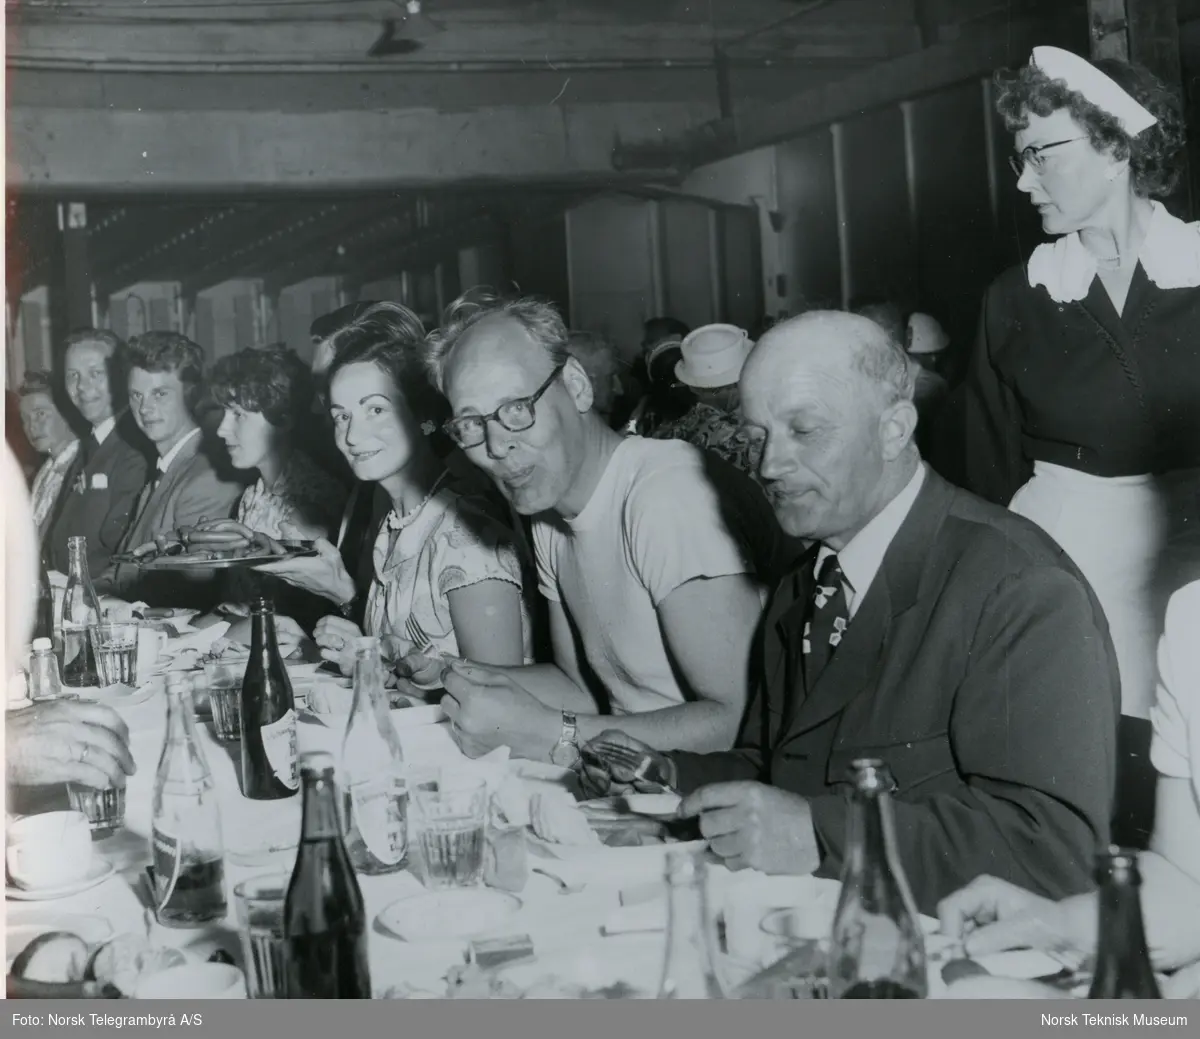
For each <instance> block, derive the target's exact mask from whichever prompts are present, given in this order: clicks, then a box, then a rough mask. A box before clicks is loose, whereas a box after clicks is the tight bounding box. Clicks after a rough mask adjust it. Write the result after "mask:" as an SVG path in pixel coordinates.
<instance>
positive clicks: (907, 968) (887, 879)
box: [829, 758, 929, 999]
mask: <svg viewBox="0 0 1200 1039" xmlns="http://www.w3.org/2000/svg"><path fill="white" fill-rule="evenodd" d="M850 767H851V771H852V774H853V777H854V780H853V782H854V786H853V793H852V797H851V801H850V812H849V820H848V824H847V840H846V859H845V865H844V867H843V869H842V893H841V896H840V898H839V900H838V907H837V912H836V914H835V915H834V920H833V937H832V940H831V943H830V950H829V994H830V996H831V997H832V998H834V999H924V998H925V996H926V995H927V992H928V984H929V983H928V979H927V977H926V973H925V939H924V934H923V932H922V930H921V918H920V915H919V914H918V913H917V907H916V903H915V902H914V901H913V897H912V892H911V890H910V889H909V886H908V880H907V878H906V877H905V875H904V869H903V867H902V866H901V864H900V856H899V854H898V853H897V851H896V832H895V822H894V820H893V817H892V798H891V792H892V790H893V788H894V786H895V784H894V783H893V781H892V776H891V773H890V772H889V771H888V768H887V766H886V765H885V764H884V763H883V762H882V761H880V760H878V759H875V758H863V759H859V760H857V761H854V762H852V763H851V766H850Z"/></svg>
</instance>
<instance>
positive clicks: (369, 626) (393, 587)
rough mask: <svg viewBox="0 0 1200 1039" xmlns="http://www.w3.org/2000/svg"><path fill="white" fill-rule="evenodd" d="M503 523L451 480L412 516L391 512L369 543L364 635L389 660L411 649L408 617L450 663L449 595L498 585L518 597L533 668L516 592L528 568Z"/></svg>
mask: <svg viewBox="0 0 1200 1039" xmlns="http://www.w3.org/2000/svg"><path fill="white" fill-rule="evenodd" d="M507 519H508V518H507V517H504V516H502V514H501V513H500V512H499V511H498V510H497V508H496V507H495V505H494V504H493V503H491V502H490V501H488V500H487V499H486V498H483V497H481V496H479V495H478V494H473V493H471V491H470V487H469V485H467V484H465V483H464V482H462V481H461V480H459V479H457V478H455V477H454V476H449V477H448V478H446V479H445V480H444V482H443V483H442V485H441V487H440V488H439V490H438V491H437V493H435V494H434V496H433V497H432V498H431V499H430V500H429V501H428V502H426V503H425V505H424V506H423V507H422V508H421V509H420V510H419V511H418V512H416V513H415V514H410V517H406V518H405V520H407V522H406V521H405V520H401V519H400V518H399V517H398V516H397V514H396V513H395V512H392V513H391V514H390V515H389V516H388V519H387V521H386V522H385V523H384V524H383V526H382V527H381V528H380V531H379V536H378V537H377V538H376V541H375V549H374V567H375V579H374V580H373V581H372V582H371V590H370V592H369V593H368V596H367V608H366V613H365V624H364V627H365V629H366V632H367V634H369V635H376V636H378V637H379V638H380V640H381V642H382V643H383V645H384V647H385V656H386V657H387V658H388V659H391V660H396V659H399V658H400V657H401V656H403V655H404V654H405V653H408V652H410V651H411V650H412V649H413V648H414V647H413V644H412V642H411V641H410V640H409V639H408V638H407V636H406V635H405V622H406V621H407V620H408V617H409V615H410V614H412V616H413V618H414V620H415V621H416V622H417V624H419V625H420V628H421V630H422V631H423V632H424V633H425V634H426V635H427V636H428V637H429V639H430V640H431V641H432V643H433V645H434V648H435V649H436V650H437V652H439V653H444V654H447V655H449V656H458V655H459V648H458V640H457V638H456V637H455V633H454V624H453V621H452V619H451V616H450V599H449V594H450V593H451V592H453V591H456V590H457V589H459V588H467V587H469V586H470V585H473V584H478V583H479V582H480V581H505V582H507V583H509V584H512V585H514V586H515V587H516V588H517V589H518V590H521V591H522V595H521V618H522V638H523V640H524V655H525V661H526V663H532V662H533V652H532V626H531V624H530V614H529V608H528V604H527V601H526V596H525V594H524V591H523V590H524V589H525V588H527V587H529V586H530V585H531V582H527V581H526V574H527V567H528V562H527V561H526V560H523V558H522V555H521V552H520V550H519V549H518V547H517V546H518V544H519V542H518V538H517V535H516V534H514V533H513V530H512V528H511V526H509V524H508V522H507Z"/></svg>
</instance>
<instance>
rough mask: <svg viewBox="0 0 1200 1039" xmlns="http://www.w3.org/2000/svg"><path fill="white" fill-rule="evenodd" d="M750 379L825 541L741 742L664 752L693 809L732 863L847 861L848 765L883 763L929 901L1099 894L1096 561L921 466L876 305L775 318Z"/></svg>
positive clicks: (773, 489) (1109, 763)
mask: <svg viewBox="0 0 1200 1039" xmlns="http://www.w3.org/2000/svg"><path fill="white" fill-rule="evenodd" d="M741 387H742V396H743V401H744V406H745V414H746V421H747V424H748V426H749V428H750V431H751V433H752V434H755V435H757V436H759V437H761V438H762V442H763V455H762V462H761V465H760V470H759V472H760V476H761V479H762V481H763V483H764V485H765V487H766V490H767V493H768V496H769V497H770V499H771V501H772V503H773V505H774V509H775V513H776V515H777V516H778V518H779V521H780V523H781V525H782V526H783V528H784V530H785V531H786V532H787V533H788V534H790V535H792V536H794V537H800V538H805V539H809V540H811V541H812V542H813V544H812V546H811V548H810V549H809V551H808V552H807V553H805V554H804V556H803V557H802V558H801V560H800V561H799V563H798V564H797V565H796V566H795V568H794V569H792V571H791V572H790V573H789V574H787V575H786V576H785V577H784V579H783V580H782V582H781V583H780V584H779V585H778V586H777V587H776V591H775V594H774V596H773V598H772V601H771V603H770V605H769V607H768V610H767V613H766V615H765V617H764V620H763V625H762V628H761V630H760V638H761V640H762V641H761V644H760V649H759V652H758V654H757V660H758V662H759V664H760V665H761V673H760V674H759V676H758V679H759V680H758V683H757V691H756V694H755V697H754V699H753V700H752V702H751V705H750V708H749V711H748V713H747V716H746V721H745V723H744V726H743V729H742V732H741V734H740V736H739V739H738V743H737V745H736V747H735V749H734V750H732V751H728V752H724V753H718V754H705V755H699V754H685V753H680V752H676V753H672V754H671V755H669V756H667V755H658V756H659V758H660V764H662V765H663V766H664V768H665V770H666V773H667V775H668V777H669V778H672V779H673V780H674V781H675V783H676V785H677V787H678V789H679V790H680V791H682V792H683V793H685V794H687V795H688V796H686V797H685V799H684V803H683V805H682V806H681V814H683V815H688V816H694V817H698V818H699V824H700V829H701V832H702V833H703V834H704V836H705V837H706V838H708V839H709V841H710V842H711V847H712V849H713V851H714V852H715V853H716V854H718V855H719V856H721V858H722V859H724V860H725V862H726V864H727V865H728V866H730V867H731V868H734V869H739V868H746V867H750V868H755V869H759V870H762V871H764V872H767V873H791V874H800V873H807V872H810V871H812V870H814V869H817V868H819V872H820V874H821V875H825V876H829V875H833V876H836V875H837V873H838V871H839V870H840V868H841V865H842V860H843V854H844V850H845V840H846V806H845V801H844V798H843V794H844V792H845V788H846V781H847V779H848V766H849V765H850V763H851V761H853V760H854V759H855V758H864V757H871V758H882V759H883V760H884V761H885V762H886V763H887V764H888V765H889V766H890V768H891V771H892V774H893V776H894V778H895V780H896V783H897V789H896V791H895V795H894V809H895V822H896V839H897V845H898V850H899V855H900V860H901V862H902V863H903V865H904V868H905V870H906V872H907V875H908V878H909V881H910V884H911V886H912V889H913V894H914V896H915V897H916V900H917V903H918V905H919V907H920V909H921V910H922V911H923V912H925V913H931V914H932V913H935V912H936V906H937V903H938V901H939V899H941V898H944V897H945V896H946V895H948V894H950V893H951V892H952V891H954V890H956V889H957V888H959V887H961V886H963V885H964V884H965V883H967V882H968V881H970V880H972V879H974V878H975V877H976V876H978V875H979V874H980V873H990V874H992V875H994V876H1001V877H1002V878H1003V879H1006V880H1009V881H1012V882H1013V883H1017V884H1020V885H1021V886H1023V887H1026V888H1029V889H1032V890H1035V891H1037V892H1039V893H1040V894H1042V895H1045V896H1048V897H1051V898H1061V897H1063V896H1065V895H1070V894H1075V893H1077V892H1080V891H1083V890H1086V889H1087V888H1089V887H1090V886H1091V879H1090V876H1089V873H1090V869H1091V862H1092V856H1093V854H1094V852H1095V851H1096V849H1097V848H1098V847H1099V846H1101V845H1103V844H1104V843H1106V841H1107V839H1108V832H1109V821H1110V813H1111V811H1112V807H1113V786H1114V775H1115V768H1116V763H1115V753H1116V751H1115V745H1116V727H1117V717H1118V713H1119V711H1120V691H1119V680H1118V673H1117V667H1116V658H1115V655H1114V653H1113V648H1112V642H1111V639H1110V638H1109V634H1108V628H1107V624H1106V622H1105V620H1104V614H1103V611H1102V609H1101V607H1100V605H1099V602H1098V601H1097V599H1096V597H1095V595H1094V594H1093V592H1092V590H1091V588H1090V586H1089V585H1088V583H1087V581H1086V580H1085V578H1084V577H1083V575H1082V574H1081V573H1080V572H1079V570H1078V569H1077V568H1076V567H1075V566H1074V564H1073V563H1072V562H1071V561H1070V559H1069V558H1068V557H1067V556H1066V554H1065V553H1063V552H1062V550H1061V549H1060V548H1059V547H1058V546H1057V545H1056V544H1055V543H1054V542H1053V541H1052V540H1051V539H1050V538H1049V537H1048V536H1047V535H1046V534H1044V533H1043V532H1042V531H1041V530H1040V529H1039V528H1038V527H1036V526H1035V525H1034V524H1032V523H1028V522H1026V521H1025V520H1024V519H1022V518H1020V517H1018V516H1015V515H1013V514H1012V513H1010V512H1008V511H1007V510H1005V509H1002V508H998V507H996V506H993V505H991V504H988V503H986V502H984V501H982V500H980V499H979V498H976V497H974V496H973V495H971V494H968V493H966V492H965V491H962V490H959V489H958V488H955V487H952V486H951V485H950V484H948V483H946V482H945V481H943V480H942V479H941V478H940V477H938V476H937V475H936V474H935V473H934V472H933V471H932V470H930V469H929V468H928V467H927V466H926V465H925V464H924V462H923V461H922V460H921V457H920V454H919V452H918V450H917V448H916V445H915V443H914V441H913V434H914V432H915V429H916V421H917V418H916V409H915V408H914V406H913V403H912V398H913V382H912V375H911V370H910V368H909V367H908V364H907V362H906V358H905V356H904V354H903V352H902V350H901V348H900V346H899V344H896V343H894V342H891V341H889V338H888V336H887V333H886V332H884V331H883V330H882V329H880V328H879V327H877V326H876V325H875V324H874V323H873V322H871V321H869V320H868V319H866V318H862V317H857V316H854V315H850V314H843V313H830V312H811V313H808V314H804V315H802V316H800V317H797V318H793V319H791V320H789V321H786V322H783V323H782V324H780V325H777V326H776V327H775V328H773V329H772V330H771V331H770V332H768V333H767V334H766V335H765V336H764V337H763V338H762V340H761V341H760V342H759V344H758V345H757V346H756V347H755V349H754V351H753V352H752V354H751V356H750V358H749V360H748V361H747V363H746V366H745V369H744V372H743V374H742V380H741ZM610 738H620V737H618V736H616V734H610ZM627 742H628V741H627ZM656 753H657V752H656ZM632 778H633V777H631V776H629V775H621V774H619V773H618V774H614V775H608V776H606V775H605V774H603V773H600V774H597V773H594V772H589V784H590V785H593V786H595V785H601V786H609V784H608V783H607V782H606V780H612V779H616V780H625V781H628V780H631V779H632ZM610 788H611V787H610Z"/></svg>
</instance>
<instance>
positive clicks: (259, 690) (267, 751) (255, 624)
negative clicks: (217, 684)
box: [242, 599, 300, 801]
mask: <svg viewBox="0 0 1200 1039" xmlns="http://www.w3.org/2000/svg"><path fill="white" fill-rule="evenodd" d="M299 789H300V779H299V776H298V775H297V771H296V707H295V701H294V699H293V696H292V682H291V679H290V678H288V673H287V668H286V667H284V665H283V657H282V656H281V655H280V653H279V643H278V642H277V641H276V637H275V607H274V605H273V604H272V603H271V601H270V600H269V599H258V600H256V601H255V602H254V604H253V605H252V606H251V608H250V660H249V662H248V663H247V664H246V676H245V678H243V679H242V793H243V794H244V795H245V796H246V797H248V798H250V799H251V800H254V801H274V800H278V799H279V798H282V797H291V796H292V795H293V794H295V793H296V791H297V790H299Z"/></svg>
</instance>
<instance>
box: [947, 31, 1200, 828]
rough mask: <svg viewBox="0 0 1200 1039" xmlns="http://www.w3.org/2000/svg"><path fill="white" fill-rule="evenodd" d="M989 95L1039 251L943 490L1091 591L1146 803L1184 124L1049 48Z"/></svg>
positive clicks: (985, 330)
mask: <svg viewBox="0 0 1200 1039" xmlns="http://www.w3.org/2000/svg"><path fill="white" fill-rule="evenodd" d="M997 83H998V86H999V96H998V98H997V105H996V107H997V109H998V111H999V112H1000V114H1001V116H1002V117H1003V118H1004V121H1005V124H1006V126H1007V128H1008V129H1009V130H1010V131H1011V132H1012V134H1013V136H1014V140H1015V152H1016V154H1015V155H1014V156H1013V158H1012V159H1010V163H1011V165H1012V167H1013V170H1014V172H1015V173H1016V175H1017V176H1018V178H1019V180H1018V182H1017V186H1018V188H1019V189H1020V190H1021V191H1023V192H1025V193H1026V194H1028V195H1029V198H1030V201H1031V202H1032V203H1033V205H1034V206H1035V207H1037V210H1038V212H1039V214H1040V215H1041V219H1042V227H1043V229H1044V230H1045V231H1046V233H1047V234H1049V235H1052V236H1054V240H1053V241H1051V242H1047V243H1045V244H1043V245H1040V246H1038V248H1036V249H1035V250H1034V252H1033V254H1032V256H1031V257H1030V258H1029V261H1028V262H1027V263H1025V264H1022V265H1020V266H1018V267H1014V268H1012V269H1011V270H1009V271H1007V272H1005V273H1004V274H1003V275H1001V276H1000V277H999V278H998V279H997V280H996V281H995V282H994V283H993V284H992V286H991V287H990V288H989V290H988V292H987V295H986V297H985V299H984V304H983V315H982V320H981V323H980V334H979V340H978V343H977V346H976V349H975V352H974V356H973V358H972V362H971V366H970V370H969V373H968V377H967V379H966V381H965V383H964V385H963V386H962V387H961V389H960V390H959V392H958V394H957V395H956V396H957V400H956V401H955V402H954V404H953V405H952V414H953V415H954V416H955V418H956V419H957V420H958V425H957V428H956V429H951V430H943V431H942V436H941V438H940V439H941V442H942V444H943V446H949V447H950V448H951V449H952V450H959V449H961V450H963V452H964V454H963V456H962V457H961V458H959V459H957V460H956V461H955V460H949V461H948V464H947V465H946V466H945V468H946V469H948V470H949V471H948V472H947V473H946V475H951V476H953V477H955V478H957V479H958V480H959V482H961V483H962V484H963V485H964V486H966V487H967V488H969V489H971V490H973V491H975V492H977V493H979V494H981V495H982V496H983V497H985V498H989V499H991V500H992V501H995V502H998V503H1000V504H1004V505H1008V506H1009V507H1010V508H1011V509H1012V510H1013V511H1014V512H1016V513H1019V514H1021V515H1023V516H1025V517H1027V518H1029V519H1031V520H1033V521H1034V522H1036V523H1038V524H1039V525H1041V526H1042V527H1043V528H1044V529H1045V530H1046V531H1047V532H1048V533H1050V534H1051V535H1052V536H1053V537H1054V538H1055V539H1056V540H1057V541H1058V542H1059V544H1060V545H1061V546H1062V547H1063V548H1064V549H1065V550H1066V552H1067V553H1068V554H1069V555H1070V556H1071V557H1072V558H1073V559H1074V561H1075V562H1076V564H1077V565H1078V566H1079V567H1080V569H1081V570H1083V572H1084V574H1085V575H1087V577H1088V579H1089V580H1090V581H1091V583H1092V585H1093V587H1094V588H1095V590H1096V593H1097V595H1098V596H1099V598H1100V601H1101V602H1102V603H1103V604H1104V607H1105V611H1106V614H1107V617H1108V622H1109V625H1110V628H1111V631H1112V636H1113V642H1114V643H1115V645H1116V650H1117V658H1118V663H1119V666H1120V671H1121V685H1122V700H1123V703H1122V713H1123V714H1124V715H1126V716H1127V719H1126V721H1125V722H1124V723H1123V726H1122V729H1123V740H1122V742H1123V743H1124V744H1125V746H1124V748H1123V753H1124V755H1125V757H1126V759H1127V764H1128V762H1129V761H1136V762H1137V765H1135V767H1134V772H1133V773H1130V774H1129V775H1130V776H1131V777H1132V775H1134V773H1140V774H1142V775H1143V779H1144V783H1143V785H1142V787H1141V789H1142V790H1143V791H1145V790H1146V789H1152V785H1153V781H1154V779H1153V770H1152V769H1150V767H1149V760H1148V754H1147V750H1148V744H1149V726H1148V723H1146V722H1145V721H1143V719H1145V718H1146V717H1147V714H1148V711H1149V707H1150V704H1151V703H1152V701H1153V696H1154V687H1155V660H1154V647H1155V640H1156V638H1157V636H1158V633H1159V631H1160V630H1161V616H1162V611H1163V609H1164V608H1165V603H1166V598H1167V596H1168V595H1169V593H1170V591H1171V590H1172V585H1173V584H1174V585H1176V586H1177V585H1178V583H1180V580H1181V576H1180V575H1181V574H1182V572H1183V567H1182V562H1183V560H1182V558H1181V557H1180V556H1179V555H1177V554H1176V553H1177V552H1181V551H1183V549H1182V547H1181V546H1180V543H1179V542H1178V541H1177V540H1176V533H1177V532H1178V531H1180V530H1182V529H1184V528H1185V527H1187V528H1196V527H1197V525H1200V335H1198V334H1197V332H1198V331H1200V224H1195V223H1192V224H1185V223H1183V222H1182V221H1180V220H1178V219H1176V218H1175V217H1174V216H1172V215H1171V214H1170V213H1169V212H1168V211H1167V209H1166V208H1165V207H1164V206H1163V205H1162V204H1161V203H1159V202H1157V201H1154V197H1155V196H1165V195H1167V194H1169V193H1170V191H1171V189H1172V187H1173V186H1174V183H1175V180H1176V178H1177V176H1178V171H1177V168H1176V165H1175V161H1174V160H1175V158H1176V155H1177V153H1178V152H1179V151H1180V149H1181V147H1182V146H1183V143H1184V130H1183V120H1182V117H1181V115H1180V106H1179V102H1178V100H1177V99H1176V98H1175V97H1174V96H1172V94H1171V93H1170V92H1169V91H1168V90H1167V88H1166V87H1165V86H1164V85H1163V84H1162V83H1161V82H1159V81H1158V80H1157V79H1156V78H1155V77H1154V76H1153V75H1151V74H1150V73H1149V72H1147V71H1146V70H1144V69H1142V68H1139V67H1137V66H1132V65H1129V64H1126V63H1124V62H1119V61H1112V60H1105V61H1099V62H1097V63H1096V64H1094V65H1093V64H1091V63H1089V62H1087V61H1085V60H1084V59H1082V58H1080V57H1078V56H1076V55H1074V54H1071V53H1069V52H1067V51H1062V50H1058V49H1057V48H1053V47H1039V48H1037V49H1036V50H1035V51H1034V54H1033V60H1032V61H1031V63H1030V64H1029V65H1028V66H1027V67H1025V68H1023V69H1021V70H1019V71H1018V72H1016V73H1001V74H999V75H998V76H997ZM936 461H937V460H936V459H935V464H936ZM1129 718H1133V719H1136V720H1137V721H1135V722H1133V723H1130V722H1129V720H1128V719H1129ZM1120 796H1121V797H1122V798H1132V799H1133V800H1134V801H1136V800H1137V798H1138V784H1137V782H1136V781H1135V780H1133V779H1132V778H1130V779H1128V781H1125V782H1123V784H1122V789H1121V790H1120ZM1149 821H1150V820H1148V819H1146V820H1143V822H1142V825H1140V826H1139V827H1138V829H1139V830H1141V831H1142V832H1144V830H1145V827H1146V826H1148V824H1149Z"/></svg>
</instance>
